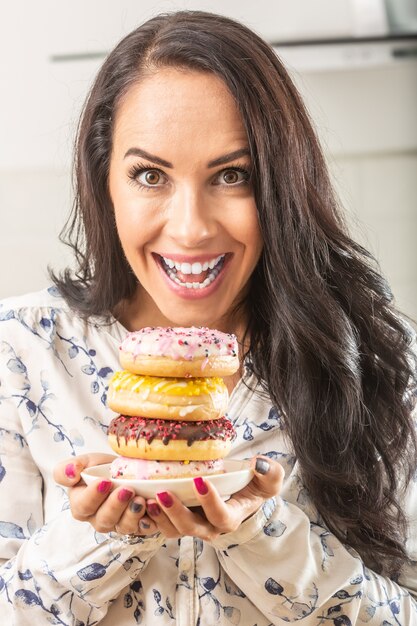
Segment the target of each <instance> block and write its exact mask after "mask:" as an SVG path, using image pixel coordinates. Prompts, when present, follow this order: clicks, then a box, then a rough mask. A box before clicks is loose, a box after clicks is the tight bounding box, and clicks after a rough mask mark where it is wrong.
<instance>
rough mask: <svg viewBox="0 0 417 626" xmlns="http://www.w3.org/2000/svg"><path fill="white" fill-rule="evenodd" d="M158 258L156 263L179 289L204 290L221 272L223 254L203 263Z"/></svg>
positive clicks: (223, 259) (159, 256)
mask: <svg viewBox="0 0 417 626" xmlns="http://www.w3.org/2000/svg"><path fill="white" fill-rule="evenodd" d="M157 256H158V261H159V264H160V266H161V267H162V269H163V270H164V272H165V273H166V275H167V276H168V277H169V278H170V280H172V281H173V282H174V283H176V284H177V285H179V286H180V287H186V288H187V289H204V288H205V287H208V286H209V285H211V283H212V282H214V281H215V280H216V278H217V276H218V275H219V273H220V272H221V270H222V267H223V265H224V261H225V257H226V255H225V254H221V255H220V256H217V257H213V258H212V259H210V260H208V261H205V262H204V263H198V262H196V263H179V262H178V261H174V260H173V259H170V258H169V257H164V256H161V255H159V254H158V255H157Z"/></svg>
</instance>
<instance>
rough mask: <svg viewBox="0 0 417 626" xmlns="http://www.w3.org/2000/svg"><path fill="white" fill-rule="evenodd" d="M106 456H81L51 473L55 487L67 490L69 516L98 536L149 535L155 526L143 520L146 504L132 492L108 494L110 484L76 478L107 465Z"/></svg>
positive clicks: (124, 489) (121, 490) (109, 458)
mask: <svg viewBox="0 0 417 626" xmlns="http://www.w3.org/2000/svg"><path fill="white" fill-rule="evenodd" d="M113 459H114V456H112V455H109V454H84V455H81V456H77V457H71V458H70V459H67V460H66V461H63V462H62V463H60V464H59V465H57V467H56V468H55V471H54V478H55V480H56V482H57V483H59V484H60V485H63V486H64V487H68V495H69V501H70V507H71V513H72V515H73V517H74V518H75V519H76V520H80V521H84V522H89V523H90V524H91V525H92V526H93V528H94V529H95V530H96V531H97V532H100V533H108V532H116V533H119V534H121V535H128V534H135V535H141V534H145V535H148V534H153V533H155V532H156V531H157V528H156V525H155V523H154V522H152V520H150V519H149V518H148V517H147V516H145V517H144V514H145V513H146V502H145V500H144V498H142V497H141V496H135V494H134V490H133V489H132V488H131V487H129V483H126V487H118V488H117V489H114V490H113V491H112V482H111V480H105V479H102V480H97V481H96V482H94V483H93V484H91V485H88V486H87V485H86V484H85V483H84V481H83V480H82V478H81V476H80V474H81V472H82V471H83V470H84V469H86V468H87V467H92V466H93V465H102V464H104V463H111V461H113Z"/></svg>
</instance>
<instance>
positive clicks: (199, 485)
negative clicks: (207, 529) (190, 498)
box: [194, 476, 259, 539]
mask: <svg viewBox="0 0 417 626" xmlns="http://www.w3.org/2000/svg"><path fill="white" fill-rule="evenodd" d="M194 492H195V495H196V498H197V499H198V500H199V502H200V505H201V507H202V509H203V511H204V515H205V517H206V520H207V523H208V524H209V525H210V526H211V527H212V528H213V531H214V532H213V536H212V537H211V539H213V538H215V536H217V535H218V534H220V533H227V532H232V531H234V530H236V528H238V526H239V524H240V523H241V521H242V520H243V519H244V518H245V516H246V517H247V514H246V508H245V509H244V508H243V507H242V506H241V505H240V503H234V505H232V506H230V505H229V503H228V502H225V501H224V500H223V498H221V496H220V495H219V492H218V491H217V489H216V488H215V487H214V486H213V485H212V484H211V482H210V480H205V479H204V478H203V477H202V476H198V477H196V478H194ZM258 506H259V504H258Z"/></svg>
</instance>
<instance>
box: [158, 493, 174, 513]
mask: <svg viewBox="0 0 417 626" xmlns="http://www.w3.org/2000/svg"><path fill="white" fill-rule="evenodd" d="M156 497H157V498H158V500H159V501H160V502H161V504H163V506H166V507H167V508H168V509H169V507H170V506H172V505H173V504H174V500H173V499H172V498H171V496H170V495H169V493H167V492H166V491H162V492H161V493H157V494H156Z"/></svg>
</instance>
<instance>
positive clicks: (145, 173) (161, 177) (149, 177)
mask: <svg viewBox="0 0 417 626" xmlns="http://www.w3.org/2000/svg"><path fill="white" fill-rule="evenodd" d="M128 176H129V179H130V180H131V181H132V183H134V184H135V185H138V186H139V187H141V188H142V189H151V188H152V187H160V186H161V185H163V184H164V183H166V181H167V178H166V176H165V174H164V173H163V172H161V170H158V169H156V168H151V167H144V166H142V165H135V166H133V167H132V168H131V170H130V171H129V172H128Z"/></svg>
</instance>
